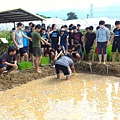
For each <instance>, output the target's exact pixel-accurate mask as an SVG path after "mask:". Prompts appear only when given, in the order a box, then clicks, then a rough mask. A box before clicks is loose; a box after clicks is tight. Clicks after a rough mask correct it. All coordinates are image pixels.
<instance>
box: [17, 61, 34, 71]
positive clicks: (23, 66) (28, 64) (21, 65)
mask: <svg viewBox="0 0 120 120" xmlns="http://www.w3.org/2000/svg"><path fill="white" fill-rule="evenodd" d="M18 64H19V66H18V69H19V70H27V69H32V67H33V65H32V63H31V62H21V63H18Z"/></svg>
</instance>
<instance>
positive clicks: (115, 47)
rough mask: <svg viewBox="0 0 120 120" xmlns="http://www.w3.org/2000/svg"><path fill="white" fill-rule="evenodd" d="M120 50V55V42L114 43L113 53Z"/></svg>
mask: <svg viewBox="0 0 120 120" xmlns="http://www.w3.org/2000/svg"><path fill="white" fill-rule="evenodd" d="M117 49H118V52H119V53H120V41H119V42H118V41H113V45H112V52H116V51H117Z"/></svg>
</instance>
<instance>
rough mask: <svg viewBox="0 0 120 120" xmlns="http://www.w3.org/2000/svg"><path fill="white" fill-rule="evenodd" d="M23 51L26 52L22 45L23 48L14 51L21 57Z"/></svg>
mask: <svg viewBox="0 0 120 120" xmlns="http://www.w3.org/2000/svg"><path fill="white" fill-rule="evenodd" d="M25 53H27V52H26V51H25V49H24V47H23V48H20V49H19V50H17V51H16V54H20V56H21V57H22V56H23V55H24V54H25Z"/></svg>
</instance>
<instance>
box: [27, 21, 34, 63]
mask: <svg viewBox="0 0 120 120" xmlns="http://www.w3.org/2000/svg"><path fill="white" fill-rule="evenodd" d="M34 30H35V24H33V23H32V25H31V30H30V31H29V33H28V37H30V38H31V39H32V32H33V31H34ZM29 59H30V60H31V61H32V63H33V65H34V55H33V43H32V41H29Z"/></svg>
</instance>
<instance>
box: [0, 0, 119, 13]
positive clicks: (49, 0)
mask: <svg viewBox="0 0 120 120" xmlns="http://www.w3.org/2000/svg"><path fill="white" fill-rule="evenodd" d="M90 4H93V6H94V7H106V6H109V5H113V4H116V5H118V4H120V0H111V1H110V0H1V1H0V11H4V10H9V9H15V8H23V9H25V10H27V11H29V12H32V13H36V12H40V11H49V10H60V9H68V8H69V9H70V8H71V9H76V8H78V9H85V8H90Z"/></svg>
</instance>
